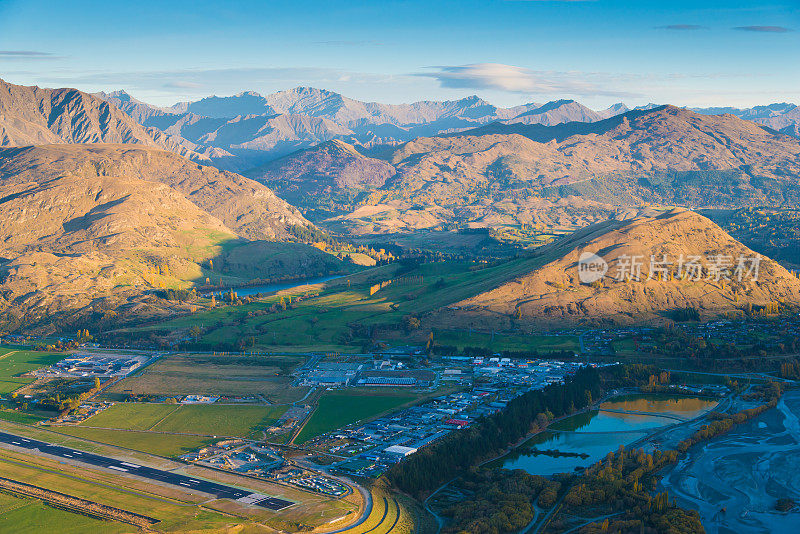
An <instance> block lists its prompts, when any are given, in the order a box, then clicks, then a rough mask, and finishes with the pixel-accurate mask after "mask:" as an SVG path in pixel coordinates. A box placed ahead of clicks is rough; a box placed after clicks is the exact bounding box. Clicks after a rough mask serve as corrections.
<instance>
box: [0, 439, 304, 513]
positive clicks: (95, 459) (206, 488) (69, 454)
mask: <svg viewBox="0 0 800 534" xmlns="http://www.w3.org/2000/svg"><path fill="white" fill-rule="evenodd" d="M0 443H7V444H9V445H13V446H15V447H20V448H23V449H28V450H31V451H39V452H41V453H45V454H49V455H51V456H56V457H58V458H68V459H69V460H72V461H76V462H82V463H85V464H90V465H96V466H98V467H104V468H106V469H111V470H112V471H118V472H120V473H128V474H131V475H136V476H138V477H142V478H149V479H150V480H157V481H159V482H166V483H167V484H172V485H173V486H178V487H180V488H184V489H189V490H195V491H198V492H203V493H209V494H211V495H215V496H217V497H219V498H223V499H233V500H235V501H239V502H241V503H244V504H252V505H255V506H261V507H262V508H267V509H269V510H275V511H279V510H283V509H284V508H288V507H290V506H292V505H293V504H294V503H293V502H292V501H287V500H284V499H279V498H277V497H270V496H269V495H262V494H260V493H252V492H249V491H247V490H241V489H238V488H234V487H231V486H224V485H222V484H217V483H216V482H209V481H207V480H200V479H196V478H192V477H188V476H185V475H179V474H176V473H171V472H169V471H162V470H160V469H153V468H152V467H145V466H143V465H137V464H134V463H130V462H122V461H120V460H114V459H113V458H107V457H105V456H98V455H97V454H91V453H88V452H82V451H76V450H74V449H70V448H68V447H61V446H60V445H53V444H50V443H45V442H43V441H37V440H35V439H30V438H23V437H21V436H15V435H13V434H7V433H5V432H0Z"/></svg>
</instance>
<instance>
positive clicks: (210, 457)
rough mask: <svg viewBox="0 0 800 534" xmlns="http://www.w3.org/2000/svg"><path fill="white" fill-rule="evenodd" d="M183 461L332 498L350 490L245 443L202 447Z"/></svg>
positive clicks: (275, 452) (270, 450)
mask: <svg viewBox="0 0 800 534" xmlns="http://www.w3.org/2000/svg"><path fill="white" fill-rule="evenodd" d="M181 459H182V460H184V461H187V462H191V463H197V464H199V465H205V466H208V467H214V468H216V469H224V470H226V471H235V472H237V473H243V474H247V475H249V476H253V477H258V478H263V479H265V480H274V481H276V482H281V483H284V484H290V485H293V486H297V487H300V488H304V489H308V490H311V491H316V492H317V493H322V494H325V495H331V496H333V497H341V496H344V495H346V494H347V493H349V492H350V491H351V490H350V488H349V486H347V485H346V484H343V483H341V482H339V481H337V480H335V479H332V478H328V477H325V476H322V475H320V474H317V473H311V472H308V471H306V470H305V469H302V468H300V467H297V466H294V465H292V464H291V463H287V462H286V460H285V459H284V458H283V455H282V454H281V453H280V451H278V450H275V449H273V448H271V447H263V446H260V445H258V444H257V443H255V442H252V441H249V440H243V439H229V440H225V441H220V442H217V443H215V444H214V445H210V446H208V447H203V448H201V449H199V450H197V451H194V452H191V453H189V454H184V455H183V456H181Z"/></svg>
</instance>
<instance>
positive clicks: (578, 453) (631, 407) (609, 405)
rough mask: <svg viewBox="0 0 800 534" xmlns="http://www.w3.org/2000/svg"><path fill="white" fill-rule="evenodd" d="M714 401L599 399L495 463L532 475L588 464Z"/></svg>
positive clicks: (693, 415)
mask: <svg viewBox="0 0 800 534" xmlns="http://www.w3.org/2000/svg"><path fill="white" fill-rule="evenodd" d="M716 404H717V401H716V400H713V399H709V398H703V397H691V396H674V395H626V396H621V397H616V398H614V399H612V400H610V401H608V402H604V403H603V404H601V405H600V406H599V408H600V409H599V410H593V411H590V412H585V413H580V414H576V415H573V416H571V417H567V418H566V419H562V420H561V421H557V422H555V423H552V424H551V425H550V426H549V428H548V430H547V431H545V432H542V433H540V434H537V435H536V436H534V437H533V438H531V439H530V440H528V441H527V442H526V443H524V444H523V445H521V446H520V447H518V448H517V449H515V450H514V451H512V452H511V453H509V454H508V455H506V456H504V457H503V458H501V459H499V460H497V461H496V462H495V463H494V465H496V466H498V467H503V468H505V469H523V470H524V471H527V472H528V473H531V474H536V475H553V474H556V473H566V472H570V471H573V470H575V469H576V468H581V467H587V466H589V465H591V464H593V463H594V462H596V461H598V460H600V459H601V458H603V457H604V456H605V455H606V454H608V453H609V452H611V451H615V450H617V449H618V448H619V446H620V445H624V446H627V445H628V444H630V443H633V442H634V441H637V440H638V439H639V438H642V437H644V436H646V435H647V433H648V432H650V431H652V430H654V429H657V428H661V427H664V426H667V425H671V424H675V423H680V422H681V421H686V420H689V419H694V418H696V417H698V416H700V415H702V414H703V413H705V412H707V411H708V410H711V409H712V408H713V407H714V406H716ZM623 412H624V413H623ZM630 412H636V413H630ZM543 451H546V452H543Z"/></svg>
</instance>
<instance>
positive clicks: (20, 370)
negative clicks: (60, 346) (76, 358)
mask: <svg viewBox="0 0 800 534" xmlns="http://www.w3.org/2000/svg"><path fill="white" fill-rule="evenodd" d="M65 357H66V356H65V355H64V354H51V353H47V352H35V351H31V350H16V349H12V348H8V347H0V394H5V393H11V392H12V391H15V390H17V389H19V388H21V387H22V386H24V385H27V384H30V383H31V382H33V381H34V378H33V377H29V376H21V375H23V374H25V373H28V372H30V371H35V370H36V369H41V368H42V367H47V366H49V365H53V364H54V363H56V362H57V361H59V360H62V359H64V358H65Z"/></svg>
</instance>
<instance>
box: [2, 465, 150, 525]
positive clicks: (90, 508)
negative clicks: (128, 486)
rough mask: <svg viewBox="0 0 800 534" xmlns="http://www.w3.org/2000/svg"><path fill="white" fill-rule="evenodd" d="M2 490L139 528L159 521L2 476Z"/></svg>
mask: <svg viewBox="0 0 800 534" xmlns="http://www.w3.org/2000/svg"><path fill="white" fill-rule="evenodd" d="M0 491H2V492H5V493H10V494H12V495H20V496H23V497H32V498H34V499H39V500H41V501H43V502H46V503H47V504H50V505H51V506H55V507H56V508H62V509H67V510H69V511H73V510H74V511H76V512H77V513H79V514H83V515H88V516H89V517H94V518H96V519H104V520H109V521H119V522H121V523H127V524H129V525H134V526H136V527H139V528H148V527H149V526H150V525H153V524H155V523H158V522H159V520H158V519H155V518H152V517H147V516H143V515H141V514H137V513H134V512H131V511H129V510H123V509H122V508H116V507H113V506H108V505H105V504H100V503H97V502H94V501H88V500H86V499H81V498H80V497H75V496H74V495H68V494H66V493H61V492H57V491H53V490H49V489H46V488H42V487H40V486H34V485H32V484H26V483H24V482H19V481H16V480H12V479H9V478H4V477H0Z"/></svg>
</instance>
